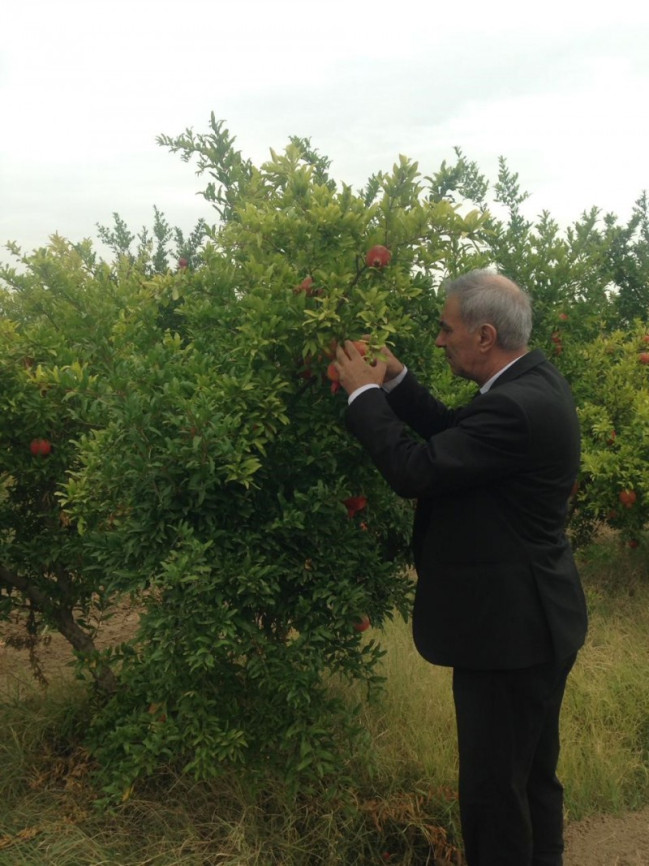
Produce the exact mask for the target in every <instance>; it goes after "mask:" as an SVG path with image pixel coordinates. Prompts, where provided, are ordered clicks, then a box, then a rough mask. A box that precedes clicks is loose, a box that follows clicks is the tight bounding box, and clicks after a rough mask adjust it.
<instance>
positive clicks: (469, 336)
mask: <svg viewBox="0 0 649 866" xmlns="http://www.w3.org/2000/svg"><path fill="white" fill-rule="evenodd" d="M479 344H480V330H479V329H478V330H476V331H469V330H468V329H467V328H466V326H465V325H464V322H463V321H462V318H461V316H460V302H459V299H458V298H457V296H456V295H451V296H450V297H449V298H447V299H446V304H445V306H444V310H443V311H442V317H441V319H440V321H439V334H438V335H437V339H436V340H435V345H436V346H437V347H438V348H439V349H444V352H445V354H446V359H447V361H448V363H449V366H450V368H451V370H452V371H453V372H454V373H455V375H456V376H462V378H463V379H473V380H474V381H476V378H475V375H476V373H477V369H478V364H479V361H480V352H479V351H478V346H479Z"/></svg>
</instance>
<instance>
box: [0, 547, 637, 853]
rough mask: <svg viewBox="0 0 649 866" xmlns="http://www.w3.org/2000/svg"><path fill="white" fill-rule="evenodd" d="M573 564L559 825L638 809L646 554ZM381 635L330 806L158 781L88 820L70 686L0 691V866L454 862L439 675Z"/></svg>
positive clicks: (232, 785) (449, 759) (77, 701)
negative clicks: (575, 587)
mask: <svg viewBox="0 0 649 866" xmlns="http://www.w3.org/2000/svg"><path fill="white" fill-rule="evenodd" d="M582 558H583V572H584V575H585V583H586V586H587V592H588V597H589V606H590V610H591V631H590V635H589V639H588V643H587V645H586V647H585V648H584V650H583V651H582V652H581V654H580V656H579V659H578V662H577V665H576V667H575V670H574V671H573V674H572V676H571V678H570V680H569V685H568V690H567V694H566V700H565V704H564V712H563V720H562V724H563V752H562V757H561V776H562V779H563V781H564V783H565V785H566V806H567V811H568V817H569V818H570V819H577V818H581V817H584V816H587V815H591V814H594V813H601V812H609V813H616V812H620V811H622V810H625V809H629V808H637V807H639V806H641V805H643V804H647V803H649V769H648V767H649V709H648V707H649V640H647V635H648V634H649V578H648V575H649V567H648V560H647V555H646V553H645V551H644V549H643V548H639V549H638V550H635V551H623V550H621V549H619V548H618V547H617V546H616V544H615V539H609V540H607V542H606V543H605V544H603V545H600V546H599V547H597V548H591V549H589V550H588V551H585V552H584V553H583V554H582ZM375 637H376V635H375ZM367 639H368V640H369V639H371V634H370V633H368V637H367ZM380 639H381V643H382V644H383V646H384V648H385V649H386V651H387V652H386V656H385V659H384V661H383V674H384V675H385V677H386V684H385V688H384V690H383V692H382V694H381V695H380V696H379V697H378V698H377V699H375V700H374V701H373V702H371V703H365V704H364V705H363V709H362V711H361V715H360V720H361V722H362V724H363V725H364V727H365V729H366V731H367V733H368V747H367V749H366V751H364V752H360V751H359V753H357V754H355V755H351V756H349V760H348V767H347V768H346V769H347V770H348V771H349V772H350V774H352V776H353V778H354V780H355V781H354V785H353V786H352V787H351V788H350V789H349V790H347V791H344V792H338V793H337V794H336V795H335V796H333V797H330V798H329V799H327V798H325V797H318V796H314V795H310V796H302V797H299V796H297V797H296V796H293V795H290V794H289V793H288V792H287V791H286V789H285V786H284V785H283V783H282V781H281V780H277V779H268V783H267V784H266V785H265V786H263V788H262V787H260V786H259V785H257V786H256V787H254V788H253V787H251V786H249V785H248V784H247V783H246V781H245V779H244V778H242V777H241V776H239V775H236V774H233V775H231V776H228V777H224V778H222V779H221V780H220V781H218V782H214V783H212V784H209V785H207V784H205V785H196V784H191V783H190V782H189V781H188V780H187V779H182V778H180V779H179V778H171V777H169V776H166V777H165V778H161V779H159V780H158V781H154V782H153V783H151V784H150V785H149V786H148V789H147V790H142V791H140V793H139V795H138V796H137V797H134V798H133V799H132V800H131V801H129V803H127V804H125V805H124V806H123V807H121V808H120V809H118V810H116V811H115V812H114V813H112V814H105V813H104V814H102V813H100V812H98V811H96V810H95V809H94V808H93V798H94V792H93V790H92V786H91V782H90V774H89V771H90V762H89V758H88V755H87V754H86V753H85V751H84V750H83V748H82V746H80V745H79V743H80V737H79V734H80V731H79V729H78V722H77V719H79V718H82V717H83V713H82V712H80V708H82V707H83V700H84V699H83V697H82V691H81V687H79V688H78V689H76V687H70V686H67V687H66V688H65V690H62V689H60V687H59V688H57V687H55V686H52V687H51V688H50V689H49V690H48V691H46V692H38V691H34V692H33V693H32V694H31V695H29V694H27V693H26V692H25V690H24V688H23V689H22V690H21V692H20V695H18V696H16V697H15V698H13V699H12V698H11V696H8V697H5V698H4V699H2V702H1V703H0V719H1V720H2V729H3V738H2V741H0V766H2V773H1V774H0V827H1V828H2V829H1V830H0V866H104V864H115V866H212V864H214V866H217V864H218V866H280V864H281V866H317V864H322V866H329V864H331V866H341V864H350V866H352V864H359V866H361V864H371V863H386V862H392V863H399V864H400V866H407V864H411V863H412V864H414V863H426V862H428V863H430V864H431V866H433V863H437V864H438V866H439V864H441V863H448V864H451V863H460V855H459V852H458V850H457V845H458V843H457V839H458V833H457V803H456V800H455V778H456V762H457V756H456V750H455V722H454V716H453V706H452V696H451V683H450V676H451V674H450V671H448V670H445V669H441V668H434V667H431V666H430V665H428V664H427V663H426V662H424V661H423V660H422V659H421V658H419V656H418V655H417V653H416V651H415V650H414V648H413V645H412V640H411V636H410V628H409V625H408V624H405V623H402V622H399V621H395V622H394V623H390V624H388V626H387V627H386V629H385V631H384V633H383V634H382V635H381V636H380ZM347 693H348V696H349V699H350V700H352V701H356V700H359V699H362V698H363V695H362V694H361V693H360V692H359V691H358V690H357V689H356V688H351V689H350V688H348V689H347ZM433 850H435V852H436V856H437V858H438V859H437V861H435V860H434V859H433V855H432V851H433ZM388 855H389V856H388Z"/></svg>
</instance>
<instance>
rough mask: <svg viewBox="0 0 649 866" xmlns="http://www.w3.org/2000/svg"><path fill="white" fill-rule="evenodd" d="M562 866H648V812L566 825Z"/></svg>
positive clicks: (603, 817) (591, 819) (643, 811)
mask: <svg viewBox="0 0 649 866" xmlns="http://www.w3.org/2000/svg"><path fill="white" fill-rule="evenodd" d="M564 866H649V808H647V809H643V810H642V811H641V812H632V813H629V814H626V815H622V816H621V817H619V818H615V817H612V816H610V815H601V816H596V817H593V818H587V819H586V820H585V821H577V822H576V823H574V824H569V825H568V827H567V828H566V854H565V857H564Z"/></svg>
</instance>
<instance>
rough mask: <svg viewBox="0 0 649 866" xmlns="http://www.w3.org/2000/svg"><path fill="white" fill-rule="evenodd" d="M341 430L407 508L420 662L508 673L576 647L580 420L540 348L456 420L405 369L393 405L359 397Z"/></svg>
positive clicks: (369, 395)
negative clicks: (572, 501)
mask: <svg viewBox="0 0 649 866" xmlns="http://www.w3.org/2000/svg"><path fill="white" fill-rule="evenodd" d="M347 424H348V427H349V429H350V430H351V432H352V433H353V434H354V435H355V436H356V437H357V438H358V439H359V440H360V442H361V443H362V444H363V446H364V447H365V448H366V449H367V451H368V452H369V454H370V456H371V457H372V459H373V461H374V463H375V464H376V466H377V468H378V469H379V471H380V472H381V473H382V475H383V476H384V477H385V479H386V480H387V481H388V483H389V484H390V485H391V487H392V488H393V489H394V490H395V491H396V493H397V494H399V495H400V496H403V497H407V498H415V499H417V508H416V512H415V523H414V531H413V548H414V559H415V566H416V570H417V576H418V580H417V590H416V595H415V604H414V611H413V635H414V640H415V644H416V646H417V649H418V650H419V652H420V653H421V655H422V656H423V657H424V658H426V659H427V660H428V661H430V662H433V663H435V664H440V665H449V666H452V667H465V668H475V669H514V668H521V667H527V666H530V665H534V664H537V663H541V662H545V661H550V660H553V659H557V660H559V659H563V658H566V657H567V656H569V655H571V654H572V653H574V652H576V651H577V649H578V648H579V647H580V646H581V645H582V644H583V642H584V638H585V635H586V620H587V617H586V605H585V600H584V594H583V591H582V588H581V583H580V580H579V576H578V573H577V569H576V567H575V563H574V560H573V556H572V551H571V548H570V545H569V543H568V541H567V539H566V536H565V533H564V526H565V521H566V514H567V504H568V499H569V496H570V491H571V488H572V485H573V483H574V481H575V478H576V475H577V471H578V466H579V457H580V433H579V423H578V419H577V414H576V411H575V407H574V402H573V399H572V395H571V393H570V389H569V387H568V385H567V383H566V381H565V380H564V379H563V377H562V376H561V375H560V373H559V372H558V371H557V370H556V368H555V367H554V366H553V365H552V364H551V363H550V362H549V361H547V360H546V358H545V356H544V355H543V353H542V352H540V351H538V350H536V351H532V352H530V353H528V354H527V355H525V356H524V357H523V358H520V359H519V360H518V361H516V362H515V363H514V364H513V365H512V366H511V367H510V368H509V369H508V370H506V371H505V372H504V373H503V374H502V375H501V376H500V377H499V378H498V379H497V380H496V382H495V383H494V385H493V386H492V388H491V389H490V390H489V391H488V392H487V393H486V394H484V395H479V396H477V397H476V398H474V399H473V401H472V402H471V403H469V404H468V405H467V406H464V407H462V408H460V409H456V410H451V409H449V408H447V407H446V406H444V405H443V404H442V403H441V402H439V401H438V400H436V399H435V398H434V397H432V396H431V394H430V393H429V392H428V390H427V389H426V388H424V387H423V386H422V385H420V384H419V383H418V382H417V381H416V379H415V377H414V376H413V375H412V374H411V373H408V374H407V375H406V378H405V379H404V381H403V382H402V383H401V384H399V385H398V386H397V387H396V388H395V389H394V390H393V391H392V393H391V394H389V395H386V393H385V392H384V391H382V390H380V389H377V388H374V389H369V390H367V391H365V392H363V393H362V394H360V395H359V396H358V397H357V398H356V399H355V400H354V401H353V402H352V404H351V405H350V406H349V408H348V411H347ZM408 427H410V428H412V430H414V431H415V432H416V433H417V434H419V436H420V437H421V438H416V437H414V436H412V435H411V434H410V432H409V431H408V429H407V428H408Z"/></svg>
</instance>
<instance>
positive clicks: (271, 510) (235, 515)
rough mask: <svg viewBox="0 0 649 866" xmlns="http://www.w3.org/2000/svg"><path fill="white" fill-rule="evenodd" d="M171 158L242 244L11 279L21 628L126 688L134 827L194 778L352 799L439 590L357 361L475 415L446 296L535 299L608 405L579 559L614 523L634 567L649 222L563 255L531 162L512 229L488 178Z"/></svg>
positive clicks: (13, 517)
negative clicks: (495, 279) (425, 575)
mask: <svg viewBox="0 0 649 866" xmlns="http://www.w3.org/2000/svg"><path fill="white" fill-rule="evenodd" d="M160 143H161V144H163V145H164V146H166V147H168V148H169V149H170V150H172V151H173V152H176V153H179V154H180V155H181V157H182V159H183V160H185V161H187V162H190V161H194V162H196V163H197V167H198V173H199V174H200V175H206V176H207V186H206V188H205V189H204V191H203V195H204V197H205V199H206V201H207V202H208V203H209V204H211V205H212V206H213V207H214V209H215V214H216V217H217V224H216V225H215V226H214V227H211V228H210V227H208V223H207V222H204V221H201V222H200V223H199V224H198V225H197V226H196V228H195V230H194V231H193V232H192V233H191V234H190V235H189V236H188V237H185V236H184V235H183V234H182V233H181V232H179V231H178V230H176V229H172V228H171V227H170V225H169V224H168V223H167V221H166V218H165V217H164V216H163V215H162V214H161V213H160V212H159V211H158V210H157V209H155V210H154V226H153V230H152V232H148V231H147V230H146V229H143V230H142V231H141V232H140V233H139V234H135V233H133V232H131V231H130V229H129V228H128V227H127V226H126V225H125V223H124V222H123V221H122V220H121V218H120V217H119V215H118V214H115V216H114V225H113V226H112V227H100V237H101V239H102V240H103V241H104V243H105V244H106V245H107V246H108V247H109V249H110V250H111V251H112V253H113V254H114V259H113V260H112V261H111V262H110V263H107V262H104V261H102V260H100V259H99V258H98V257H97V255H96V254H95V252H94V251H93V249H92V246H91V244H90V243H89V242H87V241H84V242H82V243H81V244H76V245H75V244H71V243H69V242H67V241H65V240H63V239H61V238H59V237H57V236H55V237H53V238H52V240H51V243H50V245H49V246H48V247H47V248H45V249H42V250H37V251H35V252H34V253H32V254H29V255H22V254H21V253H20V251H19V250H17V249H16V248H15V247H12V252H13V253H14V255H15V256H16V257H17V258H18V260H19V264H20V267H19V268H17V269H14V268H9V267H5V268H4V269H3V271H2V279H3V282H4V286H5V289H4V291H3V293H2V295H1V296H0V309H1V312H2V316H3V318H2V325H1V328H0V339H1V341H2V347H1V352H0V388H1V389H2V398H3V405H4V413H3V418H2V422H0V434H1V436H2V449H1V452H0V453H1V454H2V457H1V459H2V474H1V476H0V485H1V486H0V514H1V519H2V533H1V535H0V538H1V540H2V558H1V559H0V588H1V593H0V613H1V615H3V616H5V617H9V616H12V615H14V614H15V613H16V612H17V611H23V610H24V609H25V608H26V609H27V610H28V614H29V617H28V621H29V623H30V626H31V628H32V631H34V632H37V631H38V629H39V628H41V627H42V626H44V625H48V626H51V627H54V628H58V629H59V630H60V631H62V633H64V634H65V635H66V637H68V639H69V640H71V642H72V644H73V646H74V647H75V649H76V650H77V653H78V656H79V659H80V662H81V664H82V668H83V669H84V670H85V671H87V672H88V673H90V674H91V675H92V676H93V677H94V678H95V680H96V681H97V683H98V685H99V686H100V688H101V695H102V699H101V700H100V701H98V702H97V704H96V710H95V713H94V715H93V717H92V720H91V724H90V730H89V744H90V745H91V747H92V749H93V752H94V754H95V756H96V758H97V759H98V760H99V762H100V765H101V767H102V770H101V773H102V778H103V784H104V787H105V789H106V791H107V793H108V794H109V795H110V796H111V797H112V798H113V799H119V798H120V797H122V798H126V797H128V796H129V794H130V791H131V790H132V786H133V785H134V784H136V782H137V781H138V780H139V779H141V778H145V777H146V776H147V775H150V774H153V773H155V772H156V771H157V770H158V769H159V768H160V767H161V766H162V765H165V764H166V765H169V764H170V765H172V766H173V767H174V768H176V769H180V770H183V771H185V772H187V773H191V774H193V775H194V776H195V777H196V778H207V777H210V776H212V775H214V774H216V773H218V772H219V770H220V768H221V767H222V766H223V765H224V763H228V764H231V763H240V764H241V765H245V766H246V767H247V772H250V773H252V772H254V771H255V770H256V769H258V768H267V767H269V766H270V767H273V768H275V769H278V770H279V771H281V772H282V773H283V774H284V775H285V776H287V777H288V778H289V779H291V780H292V781H293V782H295V783H296V784H297V783H300V784H304V783H305V781H311V782H313V781H315V780H318V779H330V778H333V777H335V776H336V775H338V774H339V773H340V772H341V767H344V763H345V762H344V755H345V753H346V752H347V751H348V750H349V747H350V742H353V738H354V736H355V735H356V734H357V733H358V731H357V729H356V726H355V717H354V713H353V711H352V710H351V709H350V707H349V706H348V704H347V703H346V701H345V699H344V684H345V682H347V681H350V680H359V679H360V680H362V681H364V682H366V683H367V684H368V687H369V686H373V685H374V684H376V682H377V680H378V677H377V662H378V660H379V658H380V656H381V648H380V644H379V640H378V636H379V635H380V628H381V624H382V623H383V622H384V621H385V620H386V618H389V617H392V616H394V615H395V614H399V615H403V616H407V612H408V609H409V603H410V594H411V590H412V586H411V581H410V578H409V571H408V566H409V564H410V559H409V557H410V554H409V535H410V528H411V518H412V503H410V502H406V501H402V500H399V499H397V497H395V496H394V495H393V494H392V492H391V491H390V490H389V489H388V488H387V486H386V485H385V484H384V482H383V481H382V480H381V478H380V477H379V476H378V473H376V471H375V470H374V469H373V467H372V465H371V464H370V463H369V461H368V460H367V458H366V456H365V454H364V453H363V452H362V450H361V449H360V447H359V446H358V445H357V443H356V442H355V440H353V439H352V438H351V437H350V436H349V435H348V434H347V433H346V431H345V428H344V411H345V405H346V400H345V396H344V393H342V392H336V389H335V387H333V388H332V382H331V380H330V379H329V378H328V376H327V367H328V365H329V363H330V360H331V357H332V352H333V350H334V347H335V345H336V343H337V342H339V341H341V340H343V339H346V338H351V339H355V340H358V339H360V338H362V337H364V336H365V335H369V346H368V353H369V357H370V358H371V357H372V356H374V355H376V353H377V352H378V351H379V349H380V346H381V345H383V344H384V343H386V342H388V343H390V344H391V345H392V346H393V347H394V349H395V351H396V353H397V354H398V355H399V356H401V357H403V358H404V360H406V361H407V363H408V365H409V366H410V367H411V368H412V369H413V370H414V371H415V372H416V373H417V375H418V376H419V377H420V378H422V379H423V380H425V381H429V382H430V383H431V384H432V385H433V387H434V388H435V389H436V391H437V393H438V394H439V395H440V396H441V397H442V399H444V400H447V401H451V402H459V401H461V400H462V399H464V398H465V397H466V395H467V393H469V392H470V391H471V390H473V387H472V386H471V385H467V383H462V382H458V381H452V379H451V375H450V373H449V371H448V369H447V366H446V363H445V361H444V359H443V357H442V356H441V355H440V354H439V353H437V352H436V350H435V348H434V340H435V336H436V332H437V321H438V317H439V312H440V309H441V304H442V297H441V292H440V283H441V281H442V280H443V279H444V278H445V277H447V276H449V275H451V276H454V275H457V274H459V273H461V272H464V271H466V270H469V269H470V268H472V267H481V266H488V265H496V266H497V267H499V268H500V269H502V270H503V271H505V272H506V273H508V274H509V275H510V276H512V277H513V278H514V279H517V280H519V281H520V282H521V283H522V284H523V285H524V286H525V287H526V288H528V290H529V291H530V292H531V294H532V296H533V299H534V304H535V315H536V321H535V332H534V337H535V342H536V344H537V345H540V346H541V347H542V348H544V349H545V350H546V351H547V352H548V354H549V355H550V356H551V357H552V359H553V360H554V361H555V363H557V365H558V366H559V367H560V368H561V369H562V370H563V371H564V372H565V373H566V375H567V376H568V378H569V379H570V380H571V382H572V384H573V387H574V388H575V393H576V395H577V399H578V402H579V409H580V413H581V418H582V424H583V427H584V444H585V448H584V464H583V472H582V478H581V487H580V489H579V492H578V494H577V496H576V498H575V499H574V501H573V509H574V513H573V523H574V526H575V532H576V537H577V536H578V537H579V538H586V537H588V536H589V534H590V533H592V531H593V529H594V527H595V526H596V525H597V524H598V522H601V521H602V520H610V521H612V522H613V524H614V525H615V526H616V527H618V528H620V529H621V530H622V532H623V533H624V537H625V538H629V539H634V540H635V539H637V538H639V537H640V533H641V530H642V528H643V526H644V524H645V522H646V519H647V502H648V501H649V498H648V497H649V481H648V479H647V474H646V469H645V467H646V465H647V456H648V455H647V454H646V453H645V452H646V448H647V445H646V442H645V441H644V436H645V431H646V429H647V420H649V419H648V418H647V413H648V412H649V408H648V406H647V393H648V392H647V383H646V376H647V374H648V371H649V367H648V366H645V365H644V364H643V363H642V361H640V360H639V353H640V351H641V345H642V344H643V339H644V336H643V335H644V328H645V326H644V324H643V321H644V320H645V319H646V311H645V312H641V310H640V306H641V299H642V298H643V291H644V289H643V287H644V286H646V278H647V276H648V264H647V252H646V251H647V236H646V199H644V198H643V199H640V200H639V202H638V204H637V209H636V212H635V213H634V216H633V218H632V220H631V221H630V222H629V223H628V225H626V226H620V225H618V223H617V221H616V220H615V218H614V217H612V216H607V217H605V219H604V225H603V227H602V225H601V222H602V221H601V220H600V219H599V216H598V213H597V212H596V211H591V212H589V213H586V214H584V216H583V218H582V219H581V220H580V221H579V222H578V223H577V224H575V225H574V226H571V227H570V228H569V229H568V230H567V232H565V233H562V232H560V231H559V227H558V226H557V224H556V223H555V222H554V221H553V220H552V219H551V217H550V216H549V215H548V214H542V215H541V217H540V218H539V219H538V220H537V221H536V222H532V221H530V220H528V219H526V218H525V217H524V215H523V211H522V204H523V202H524V201H525V198H526V194H525V193H523V192H521V191H520V187H519V183H518V178H517V176H516V175H515V174H514V173H512V172H511V171H510V170H509V168H508V166H507V164H506V162H505V161H504V160H502V161H501V164H500V169H499V175H498V179H497V181H496V184H495V186H494V196H493V200H492V201H490V200H489V188H490V185H489V183H488V181H487V180H486V178H484V177H483V175H482V174H481V173H480V171H479V169H478V167H477V165H476V164H475V163H472V162H470V161H469V160H467V158H466V157H465V156H464V154H463V153H462V152H461V151H460V150H457V151H456V161H455V162H454V163H453V164H452V165H448V164H446V163H443V164H442V166H441V167H440V169H439V171H438V172H437V173H435V174H434V175H432V176H427V177H422V175H421V174H420V172H419V169H418V166H417V164H416V163H413V162H411V161H410V160H408V159H407V158H405V157H399V159H398V161H397V163H396V164H395V165H394V166H393V168H392V170H391V171H389V172H378V173H376V174H374V175H373V176H372V177H370V179H369V180H368V182H367V184H366V185H365V187H364V188H363V189H360V190H358V191H354V190H353V189H352V188H351V187H350V186H347V185H345V184H339V183H337V182H336V181H335V180H334V179H333V178H332V177H331V176H330V173H329V169H330V165H329V161H328V160H327V158H326V157H324V156H322V155H321V154H319V153H318V152H317V151H316V150H315V149H313V148H312V147H311V144H310V141H309V140H308V139H300V138H295V137H294V138H292V139H291V140H290V142H289V144H288V146H287V147H286V149H285V150H284V151H283V152H282V153H277V152H274V151H271V153H270V158H269V160H268V161H267V162H265V163H264V164H262V165H260V166H256V165H254V164H253V163H252V162H251V161H250V160H247V159H245V158H244V157H243V156H242V155H241V153H240V152H239V151H237V150H236V149H235V147H234V139H233V138H232V137H231V136H230V135H229V132H228V131H227V130H226V129H225V128H224V127H223V124H222V123H220V122H217V121H216V120H215V118H214V117H213V116H212V120H211V124H210V130H209V132H208V133H207V134H204V135H196V134H194V133H193V132H192V131H191V130H188V131H186V132H185V133H184V134H182V135H180V136H178V137H177V138H169V137H167V136H161V137H160ZM370 251H372V252H370ZM386 251H387V252H386ZM643 280H644V283H643ZM641 320H642V321H641ZM612 431H615V435H613V434H612ZM37 440H40V441H41V442H42V441H47V442H48V443H50V450H49V451H48V450H47V448H45V449H43V448H42V446H41V445H40V444H39V445H38V446H34V447H32V443H33V442H35V441H37ZM33 451H34V452H35V453H32V452H33ZM44 452H46V453H44ZM629 490H633V492H634V494H635V499H634V500H633V502H632V504H631V506H630V507H629V506H628V505H627V504H626V503H625V504H622V503H621V502H620V500H619V494H620V493H621V492H622V491H629ZM620 506H621V507H620ZM612 511H616V512H617V516H616V517H615V518H613V517H610V516H609V512H612ZM124 598H128V599H130V600H131V602H132V603H134V604H136V605H137V607H138V609H139V611H140V614H141V615H140V624H139V630H138V633H137V635H136V636H135V637H134V639H133V640H132V641H128V642H125V643H124V644H123V645H122V646H119V647H114V648H111V649H109V650H105V651H103V652H99V651H98V650H97V649H96V647H95V645H94V642H93V638H94V626H95V619H96V617H97V615H98V614H104V615H109V613H110V611H111V610H112V609H113V608H114V605H115V604H116V603H117V602H118V601H120V600H122V599H124ZM368 621H369V623H370V628H367V623H368Z"/></svg>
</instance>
